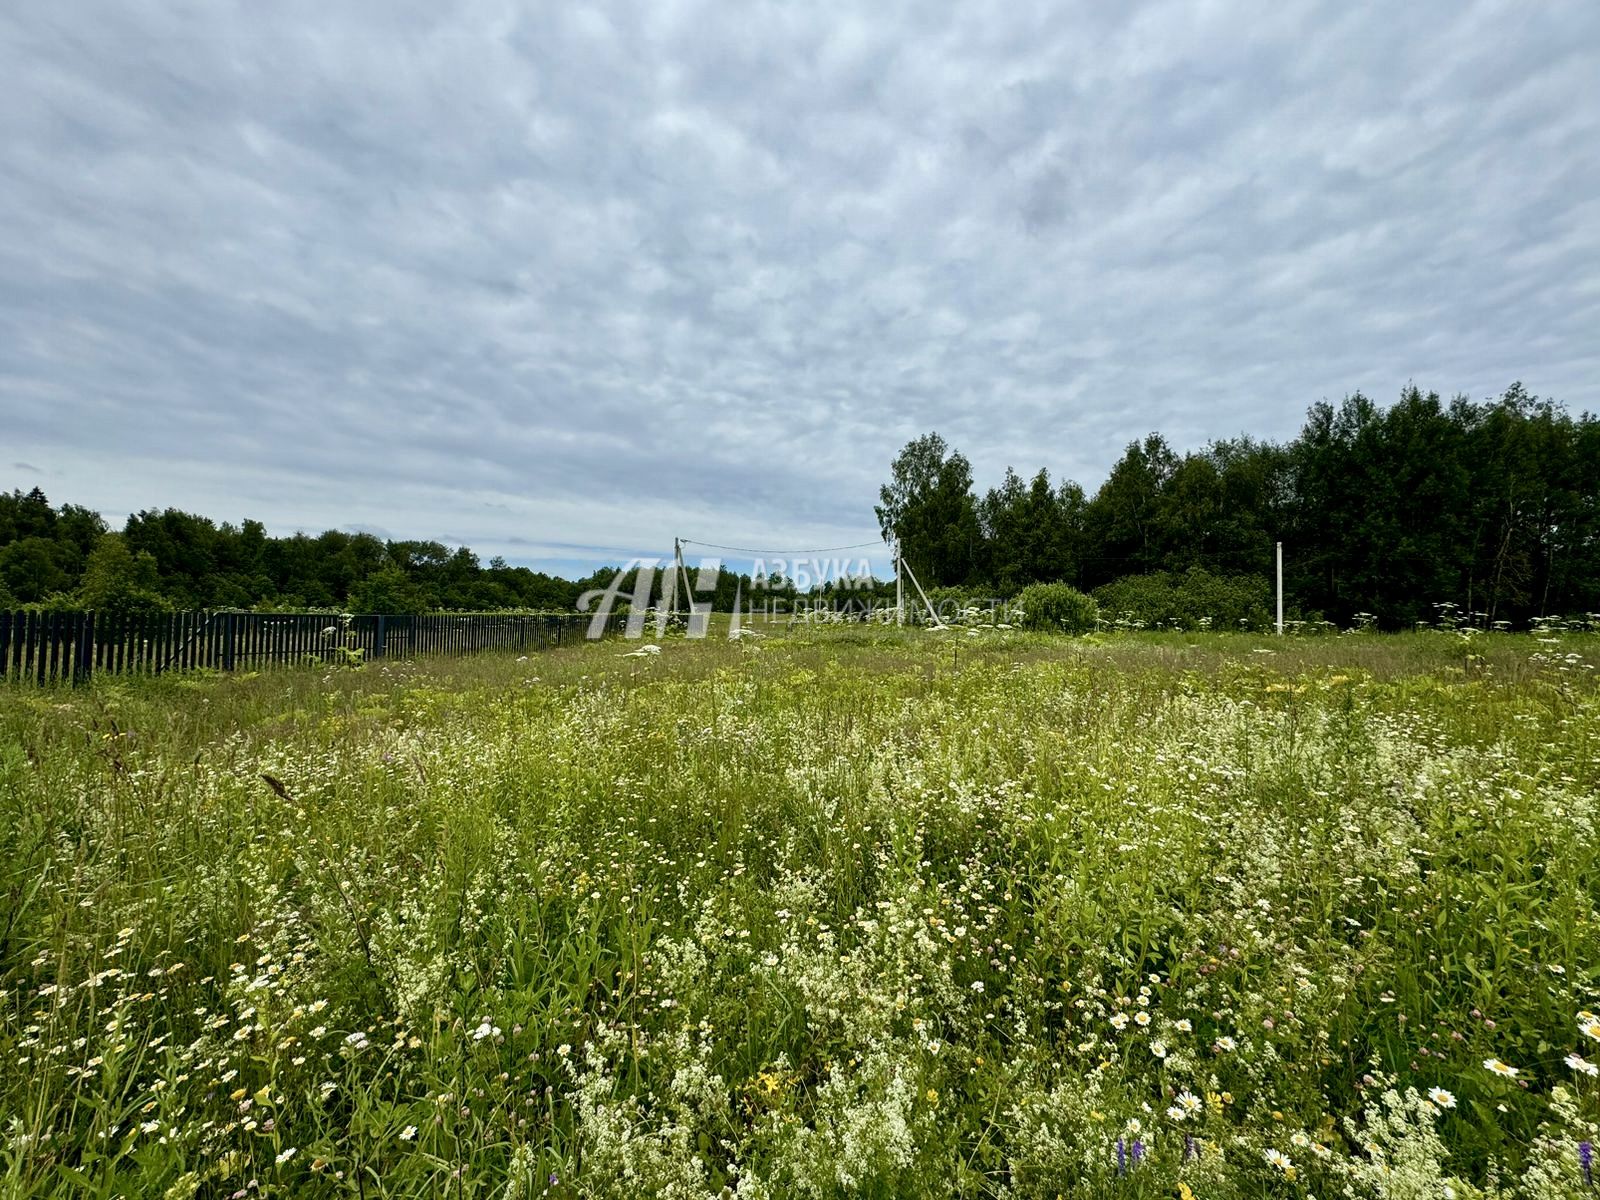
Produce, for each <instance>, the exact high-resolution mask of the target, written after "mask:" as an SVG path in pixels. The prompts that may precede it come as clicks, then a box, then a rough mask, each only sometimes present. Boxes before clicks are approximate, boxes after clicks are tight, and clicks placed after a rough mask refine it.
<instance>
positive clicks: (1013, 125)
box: [0, 0, 1600, 575]
mask: <svg viewBox="0 0 1600 1200" xmlns="http://www.w3.org/2000/svg"><path fill="white" fill-rule="evenodd" d="M0 78H4V79H5V80H6V81H7V83H6V88H5V98H4V101H3V103H0V139H3V142H0V146H3V152H0V487H6V488H10V487H21V488H24V489H27V488H31V487H33V486H39V487H41V488H43V489H44V490H45V492H46V493H47V494H48V495H49V496H50V498H51V499H52V500H53V501H56V502H58V503H59V502H61V501H68V500H70V501H73V502H75V503H81V504H87V505H89V506H91V507H94V508H98V509H99V510H101V511H102V512H104V513H105V514H106V515H107V517H108V518H109V519H110V520H111V521H112V523H113V525H114V526H120V524H121V522H122V520H123V519H125V517H126V516H127V514H128V513H129V512H130V511H134V510H139V509H145V508H150V507H167V506H172V507H177V508H182V509H186V510H189V511H194V512H200V513H203V514H205V515H208V516H211V517H213V518H215V519H217V520H231V521H235V522H237V521H239V520H241V519H243V518H245V517H254V518H256V519H259V520H262V521H264V522H265V523H266V525H267V527H268V529H269V531H271V532H273V533H288V532H292V531H294V530H295V529H305V530H308V531H312V532H315V531H320V530H322V529H325V528H347V529H361V530H368V531H372V532H375V533H378V534H380V535H382V536H386V537H395V538H408V537H415V538H431V539H438V540H440V541H444V542H446V543H448V544H451V545H457V544H466V545H470V546H472V547H473V548H474V549H475V550H477V551H478V552H479V553H480V554H481V555H482V556H483V558H484V559H485V560H487V558H488V557H489V556H491V555H494V554H500V555H503V556H505V557H506V558H507V559H509V560H511V561H512V562H515V563H525V564H528V565H532V566H537V567H541V568H543V569H548V570H555V571H558V572H561V573H565V574H569V575H575V574H586V573H588V572H589V571H591V570H593V569H594V568H595V567H596V566H598V565H600V564H602V563H608V562H616V561H619V560H621V559H623V558H627V557H631V556H632V555H634V554H640V553H642V554H650V555H653V554H660V553H663V552H664V551H666V550H670V547H671V541H672V538H673V537H674V536H682V537H687V538H692V539H696V540H699V541H704V542H713V543H718V544H723V545H734V546H740V547H747V548H750V549H759V550H788V549H807V550H809V549H818V548H825V547H833V546H841V545H852V544H856V543H862V542H866V541H869V540H871V539H874V538H875V537H876V536H877V523H876V520H875V518H874V516H873V512H872V505H873V503H874V502H875V500H876V498H877V489H878V487H879V485H880V484H881V483H883V482H884V481H885V479H886V478H887V477H888V471H889V464H890V463H891V461H892V460H893V458H894V456H895V454H896V453H897V452H898V451H899V449H900V448H901V446H903V445H904V444H905V443H906V442H907V441H908V440H910V439H911V438H913V437H915V436H917V435H919V434H922V433H925V432H927V431H929V430H937V431H938V432H939V433H940V434H942V435H943V436H944V438H945V439H946V440H947V441H948V442H950V443H951V444H952V445H954V446H955V447H957V448H959V449H960V450H961V451H962V452H963V453H965V454H966V455H967V457H968V458H969V459H970V460H971V461H972V464H973V468H974V471H975V474H976V476H977V481H978V485H979V487H980V488H986V487H989V486H993V485H994V484H996V483H998V482H999V479H1000V477H1001V474H1002V473H1003V471H1004V470H1005V468H1006V467H1007V466H1008V465H1010V466H1014V467H1015V468H1016V469H1017V470H1018V471H1019V472H1021V473H1023V474H1024V475H1030V474H1032V473H1033V472H1034V471H1036V470H1037V469H1039V468H1040V467H1044V468H1048V469H1049V471H1050V472H1051V475H1052V477H1053V478H1056V479H1060V478H1063V477H1068V478H1074V479H1077V480H1079V481H1080V482H1082V483H1083V484H1084V485H1085V486H1086V487H1088V488H1089V489H1090V490H1091V491H1092V490H1093V488H1094V487H1095V486H1097V485H1098V483H1099V482H1100V481H1101V480H1102V479H1103V478H1104V477H1105V474H1106V472H1107V471H1108V470H1109V468H1110V466H1111V465H1112V463H1113V462H1115V460H1116V459H1117V457H1118V456H1119V455H1120V454H1121V452H1122V450H1123V449H1124V447H1125V446H1126V444H1127V443H1128V442H1129V441H1131V440H1133V439H1135V438H1138V437H1142V436H1143V435H1144V434H1146V433H1148V432H1150V431H1152V430H1160V431H1161V432H1162V433H1164V434H1165V435H1166V436H1167V438H1168V439H1169V441H1170V442H1172V443H1173V445H1175V446H1176V447H1178V448H1179V449H1190V448H1198V447H1200V446H1202V445H1204V443H1205V442H1207V441H1208V440H1210V439H1213V438H1222V437H1230V436H1235V435H1238V434H1240V433H1251V434H1254V435H1257V436H1263V437H1271V438H1280V439H1281V438H1287V437H1290V436H1293V434H1294V433H1295V432H1296V431H1297V430H1298V428H1299V426H1300V424H1301V422H1302V420H1303V418H1304V414H1305V410H1306V408H1307V407H1308V406H1309V405H1311V404H1312V403H1314V402H1316V401H1318V400H1322V399H1328V400H1332V401H1335V402H1337V401H1338V400H1339V399H1340V398H1342V397H1343V396H1345V395H1347V394H1349V393H1350V392H1353V391H1356V390H1358V389H1359V390H1362V391H1365V392H1366V393H1367V394H1368V395H1370V396H1372V397H1374V398H1376V399H1379V400H1381V401H1385V402H1387V401H1392V400H1393V399H1394V398H1395V397H1396V396H1397V395H1398V394H1399V392H1400V390H1401V388H1402V387H1404V386H1405V385H1406V384H1407V382H1408V381H1414V382H1415V383H1416V384H1417V385H1418V386H1420V387H1422V388H1424V390H1437V391H1439V392H1441V393H1442V394H1444V395H1446V396H1449V395H1453V394H1456V393H1462V394H1465V395H1468V396H1471V397H1473V398H1478V399H1482V398H1487V397H1490V396H1494V395H1498V394H1499V393H1501V392H1502V391H1504V389H1505V388H1506V387H1507V386H1508V385H1509V384H1511V383H1512V382H1513V381H1515V380H1521V381H1522V382H1523V383H1524V384H1525V385H1526V386H1527V387H1528V388H1529V390H1531V391H1533V392H1535V393H1537V394H1539V395H1543V396H1548V397H1552V398H1554V399H1557V400H1559V401H1562V402H1564V403H1565V404H1567V405H1568V407H1569V408H1571V409H1573V410H1575V411H1581V410H1586V409H1587V410H1600V370H1597V368H1600V87H1597V86H1596V84H1595V80H1597V79H1600V5H1597V4H1595V3H1594V2H1593V0H1572V2H1561V0H1555V2H1551V3H1540V4H1528V3H1526V2H1508V3H1501V2H1493V3H1455V2H1452V3H1413V4H1406V5H1383V6H1364V5H1350V4H1346V3H1297V2H1288V3H1284V2H1281V0H1278V2H1272V3H1263V4H1254V3H1249V4H1246V3H1225V2H1223V3H1150V4H1130V5H1125V6H1124V5H1105V4H1065V3H1058V2H1054V0H1052V2H1049V3H1028V2H1026V0H1024V2H1012V3H1006V4H1003V5H992V4H980V5H961V6H943V5H937V4H928V3H898V2H894V0H890V2H872V3H862V4H848V5H834V4H827V3H814V4H798V3H797V4H773V3H764V2H761V0H757V2H753V3H746V2H740V3H733V4H729V3H723V4H699V3H683V2H680V0H650V2H648V3H638V4H631V3H617V4H602V5H583V4H579V3H567V2H562V3H544V4H541V3H527V2H526V0H518V2H501V0H461V2H453V3H450V4H441V3H438V2H437V0H342V2H341V3H338V4H328V3H325V2H322V0H318V2H317V3H303V2H296V0H274V2H273V3H270V4H263V3H260V2H259V0H252V2H249V3H227V2H222V0H205V2H203V3H202V2H190V3H178V2H167V3H157V2H154V0H116V2H115V3H110V2H101V0H72V2H71V3H62V2H61V0H12V2H10V3H7V4H6V5H4V6H3V7H0ZM859 553H864V551H862V552H859ZM886 563H887V559H886V558H885V557H884V556H883V555H882V554H881V553H880V554H878V555H876V556H875V557H874V565H875V566H878V567H879V570H880V574H883V573H887V572H886V570H885V569H884V566H883V564H886Z"/></svg>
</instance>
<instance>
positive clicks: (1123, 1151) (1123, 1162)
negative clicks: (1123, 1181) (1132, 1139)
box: [1117, 1138, 1128, 1175]
mask: <svg viewBox="0 0 1600 1200" xmlns="http://www.w3.org/2000/svg"><path fill="white" fill-rule="evenodd" d="M1127 1173H1128V1149H1127V1147H1126V1146H1124V1145H1123V1144H1122V1139H1121V1138H1118V1139H1117V1174H1118V1175H1126V1174H1127Z"/></svg>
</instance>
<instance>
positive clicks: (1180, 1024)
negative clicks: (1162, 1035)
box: [1172, 1017, 1194, 1033]
mask: <svg viewBox="0 0 1600 1200" xmlns="http://www.w3.org/2000/svg"><path fill="white" fill-rule="evenodd" d="M1172 1027H1173V1028H1174V1029H1176V1030H1177V1031H1178V1032H1179V1033H1193V1032H1194V1026H1193V1025H1192V1024H1190V1022H1189V1018H1188V1017H1183V1018H1181V1019H1179V1020H1177V1021H1174V1022H1173V1023H1172Z"/></svg>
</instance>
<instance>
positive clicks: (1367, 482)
mask: <svg viewBox="0 0 1600 1200" xmlns="http://www.w3.org/2000/svg"><path fill="white" fill-rule="evenodd" d="M880 500H881V503H880V504H879V505H878V507H877V515H878V519H879V522H880V524H881V526H882V529H883V532H884V534H885V536H886V537H896V536H897V537H898V539H899V542H900V545H901V547H902V553H903V555H904V558H905V561H906V562H907V563H908V564H909V565H910V566H911V568H912V569H913V570H914V571H915V572H916V574H917V576H918V578H919V579H920V580H921V581H922V583H923V584H924V586H926V587H927V588H928V589H930V590H933V589H936V588H945V589H955V590H957V591H958V592H959V591H963V590H964V591H965V592H966V593H968V594H985V595H995V596H1006V597H1008V596H1014V595H1015V594H1016V593H1017V592H1019V591H1020V590H1021V589H1022V588H1023V587H1025V586H1027V585H1028V584H1031V583H1036V582H1065V583H1070V584H1072V585H1073V586H1074V587H1077V588H1079V589H1081V590H1084V591H1094V592H1095V593H1096V594H1097V596H1098V597H1099V598H1100V599H1101V607H1102V609H1103V610H1109V611H1108V615H1110V616H1115V615H1116V614H1117V612H1119V611H1122V610H1126V609H1128V608H1130V607H1131V608H1133V609H1141V608H1142V609H1143V612H1144V615H1145V616H1146V617H1147V619H1148V620H1150V622H1151V623H1157V622H1161V621H1166V620H1183V621H1186V622H1188V623H1193V621H1194V618H1195V614H1199V613H1204V612H1206V611H1208V610H1215V611H1213V612H1212V614H1211V615H1213V616H1216V617H1218V618H1226V617H1228V615H1229V614H1231V613H1242V612H1246V611H1249V612H1251V613H1255V614H1261V613H1264V612H1265V611H1266V609H1267V606H1268V604H1269V603H1270V574H1271V571H1272V564H1273V544H1274V542H1276V541H1279V540H1281V541H1283V542H1284V544H1285V547H1286V553H1285V568H1286V569H1285V574H1286V589H1285V590H1286V594H1287V598H1288V603H1289V608H1290V612H1291V614H1292V615H1300V616H1304V617H1320V618H1324V619H1327V620H1330V621H1334V622H1337V623H1339V624H1340V625H1348V624H1349V623H1351V622H1352V621H1355V620H1357V619H1358V618H1360V616H1361V614H1371V615H1372V617H1373V618H1374V619H1375V620H1376V621H1377V623H1379V624H1382V625H1385V626H1389V627H1403V626H1407V625H1410V624H1412V623H1414V622H1417V621H1420V620H1427V619H1430V618H1431V617H1433V616H1434V615H1435V605H1437V604H1438V603H1440V602H1443V601H1448V602H1451V603H1453V604H1455V605H1456V606H1458V609H1459V610H1461V611H1465V612H1469V613H1473V614H1477V617H1476V619H1477V620H1479V621H1480V622H1481V623H1484V624H1489V623H1492V622H1495V621H1508V622H1511V623H1513V624H1521V623H1523V622H1525V621H1526V620H1528V619H1529V618H1530V617H1535V616H1546V615H1553V614H1563V615H1568V616H1575V615H1579V614H1583V613H1592V612H1595V611H1596V610H1600V423H1597V422H1596V420H1595V418H1594V417H1592V416H1591V415H1589V414H1587V413H1585V414H1583V415H1581V416H1577V417H1574V416H1572V415H1570V414H1569V413H1568V412H1566V411H1565V410H1564V409H1563V408H1562V407H1561V406H1560V405H1558V404H1556V403H1554V402H1552V401H1549V400H1544V399H1540V398H1538V397H1536V396H1532V395H1530V394H1528V393H1527V392H1526V391H1525V390H1524V389H1523V388H1522V386H1521V385H1520V384H1519V385H1513V386H1512V387H1511V388H1510V389H1509V390H1508V391H1506V393H1505V394H1504V395H1503V396H1501V397H1499V398H1498V399H1496V400H1491V401H1486V402H1474V401H1472V400H1468V399H1466V398H1465V397H1456V398H1455V399H1453V400H1451V401H1449V402H1445V401H1442V400H1441V399H1440V397H1439V396H1438V394H1436V393H1427V394H1424V393H1423V392H1421V391H1420V390H1419V389H1417V388H1415V387H1408V388H1407V389H1405V391H1404V392H1402V393H1401V396H1400V398H1399V400H1398V401H1397V402H1395V403H1394V404H1393V405H1390V406H1389V407H1387V408H1385V407H1383V406H1381V405H1379V404H1376V403H1374V402H1373V401H1371V400H1370V399H1368V398H1367V397H1366V396H1363V395H1361V394H1360V393H1357V394H1355V395H1352V396H1350V397H1348V398H1346V399H1345V400H1344V401H1343V402H1342V403H1341V404H1339V405H1337V406H1335V405H1332V404H1328V403H1320V404H1316V405H1313V406H1312V407H1311V409H1310V411H1309V412H1308V414H1307V417H1306V421H1305V425H1304V427H1303V428H1302V429H1301V431H1300V433H1299V435H1298V436H1297V437H1295V438H1294V439H1293V440H1291V441H1289V442H1287V443H1284V444H1279V443H1275V442H1271V441H1265V440H1259V439H1255V438H1251V437H1238V438H1233V439H1227V440H1223V441H1217V442H1212V443H1211V444H1209V445H1207V446H1205V447H1203V448H1201V449H1199V450H1192V451H1188V452H1185V453H1179V452H1178V451H1176V450H1174V449H1173V448H1172V446H1171V445H1170V444H1169V443H1168V441H1167V440H1166V439H1165V438H1164V437H1162V436H1161V435H1160V434H1158V433H1152V434H1151V435H1150V436H1148V437H1146V438H1144V439H1142V440H1140V441H1137V442H1134V443H1132V444H1130V445H1129V446H1128V447H1127V449H1126V451H1125V452H1124V454H1123V455H1122V457H1121V458H1120V459H1119V460H1118V461H1117V463H1116V464H1115V465H1114V466H1113V467H1112V469H1111V472H1110V474H1109V475H1108V476H1107V478H1106V480H1105V482H1104V483H1103V484H1101V485H1100V487H1099V488H1098V489H1097V490H1096V491H1095V492H1094V494H1093V495H1092V496H1091V495H1089V494H1087V493H1086V492H1085V490H1084V489H1083V488H1082V487H1081V486H1080V485H1079V484H1077V483H1075V482H1072V481H1070V480H1066V481H1062V482H1060V483H1056V482H1054V481H1052V480H1051V478H1050V476H1049V474H1048V473H1047V472H1046V471H1043V470H1040V471H1038V472H1037V473H1036V474H1034V475H1033V476H1032V477H1031V478H1026V479H1025V478H1023V477H1022V476H1020V475H1018V474H1017V473H1016V472H1015V471H1013V470H1010V469H1008V470H1007V471H1006V473H1005V476H1004V478H1003V479H1002V480H1001V482H1000V483H999V485H998V486H996V487H993V488H990V489H988V490H987V491H984V492H981V493H980V492H979V491H978V490H977V489H976V487H975V485H974V481H973V476H972V468H971V464H970V463H969V462H968V460H967V459H966V458H965V457H964V456H963V455H962V454H961V453H960V452H959V451H957V450H956V449H954V448H953V447H951V446H949V445H947V444H946V443H945V442H944V440H943V439H942V438H940V437H939V435H938V434H936V433H930V434H928V435H926V436H924V437H920V438H917V439H916V440H914V441H912V442H911V443H910V444H908V445H907V446H906V447H905V449H904V450H902V451H901V453H900V455H899V456H898V457H897V458H896V459H895V461H894V463H893V464H892V468H891V479H890V481H889V483H888V484H886V485H885V486H884V487H883V489H882V491H881V495H880ZM613 575H614V569H612V568H602V569H601V570H598V571H596V572H595V573H594V574H593V575H591V576H589V577H587V578H584V579H575V580H568V579H563V578H560V577H558V576H554V575H549V574H546V573H543V572H539V571H533V570H530V569H529V568H527V567H513V566H509V565H508V564H507V563H506V562H505V561H504V560H503V559H500V558H492V559H490V560H489V562H488V563H487V564H485V563H483V562H481V561H480V560H479V558H478V556H477V555H476V554H474V553H473V552H472V551H471V550H470V549H468V548H466V547H454V548H452V547H448V546H444V545H442V544H440V543H439V542H433V541H386V540H384V539H381V538H378V537H375V536H373V535H372V534H367V533H348V532H344V531H340V530H328V531H327V532H324V533H321V534H317V535H315V536H311V535H307V534H304V533H296V534H293V535H290V536H287V537H270V536H268V535H267V533H266V530H265V527H264V526H263V525H262V524H261V523H260V522H259V521H253V520H246V521H242V522H240V523H239V524H237V525H235V524H231V523H229V522H222V523H217V522H215V521H212V520H211V519H209V518H207V517H203V516H198V515H195V514H192V513H185V512H180V511H178V510H176V509H171V508H169V509H164V510H157V509H148V510H145V511H143V512H138V513H135V514H133V515H132V516H130V517H129V518H128V520H127V522H126V523H125V524H124V525H123V527H122V528H121V529H120V530H117V531H113V530H111V529H109V528H108V526H107V525H106V522H105V521H104V520H103V519H102V517H101V516H100V514H99V513H97V512H94V511H93V510H91V509H88V508H85V507H82V506H80V505H76V504H70V503H68V504H62V505H60V506H59V507H56V506H53V505H52V504H51V503H50V501H49V500H48V499H47V498H46V496H45V495H44V493H43V492H41V491H40V490H39V489H38V488H34V489H33V490H31V491H29V492H26V493H24V492H22V491H20V490H14V491H12V492H10V493H9V494H7V493H3V492H0V609H3V608H11V607H16V606H20V605H39V604H43V605H55V606H61V607H65V606H74V607H76V606H82V607H90V608H98V609H116V608H121V609H134V608H155V609H160V608H180V609H182V608H256V609H272V608H279V609H304V608H319V609H344V610H348V611H352V612H390V613H404V612H426V611H440V610H445V611H449V610H454V611H492V610H500V609H531V610H536V611H545V612H550V611H571V610H572V609H573V608H574V607H575V606H576V603H577V601H578V598H579V596H581V595H582V594H583V593H584V592H585V591H588V590H590V589H592V588H601V587H604V586H605V585H606V584H607V583H608V582H609V581H610V580H611V578H612V576H613ZM757 583H758V584H759V585H760V586H753V585H752V581H751V580H750V579H749V577H748V576H739V575H735V574H732V573H731V572H723V573H722V574H721V576H720V578H719V579H718V581H717V587H716V590H715V592H714V594H710V595H705V596H697V599H698V600H701V601H704V600H706V599H711V600H712V601H713V603H714V605H715V607H717V608H718V609H719V610H726V609H729V608H731V607H732V606H733V603H734V599H735V597H736V596H742V597H743V598H745V599H746V600H748V599H749V598H751V597H752V596H754V597H755V598H756V599H757V600H758V601H760V602H763V603H765V602H768V601H790V602H792V601H794V600H795V599H796V598H797V589H796V588H795V587H794V586H793V584H792V583H788V582H785V581H783V580H762V581H757ZM663 584H664V576H658V578H657V581H656V585H655V587H654V589H653V590H652V591H651V602H652V603H657V602H659V600H660V597H661V588H662V585H663ZM619 590H620V592H621V593H622V594H624V595H631V594H632V593H633V591H634V581H633V579H632V578H631V577H630V578H629V579H628V580H626V581H625V582H624V584H623V586H622V587H621V588H620V589H619ZM892 592H893V585H892V584H887V585H886V584H883V583H882V582H879V583H877V584H876V585H875V586H874V587H872V588H869V589H866V590H865V591H861V590H846V589H842V588H838V587H833V588H830V589H827V591H826V592H825V593H824V594H825V595H831V596H832V598H834V599H848V598H857V599H860V598H865V597H866V596H867V595H871V596H873V597H874V598H876V599H879V600H881V599H883V598H884V597H885V596H886V595H888V594H892ZM815 594H816V593H813V595H815Z"/></svg>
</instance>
